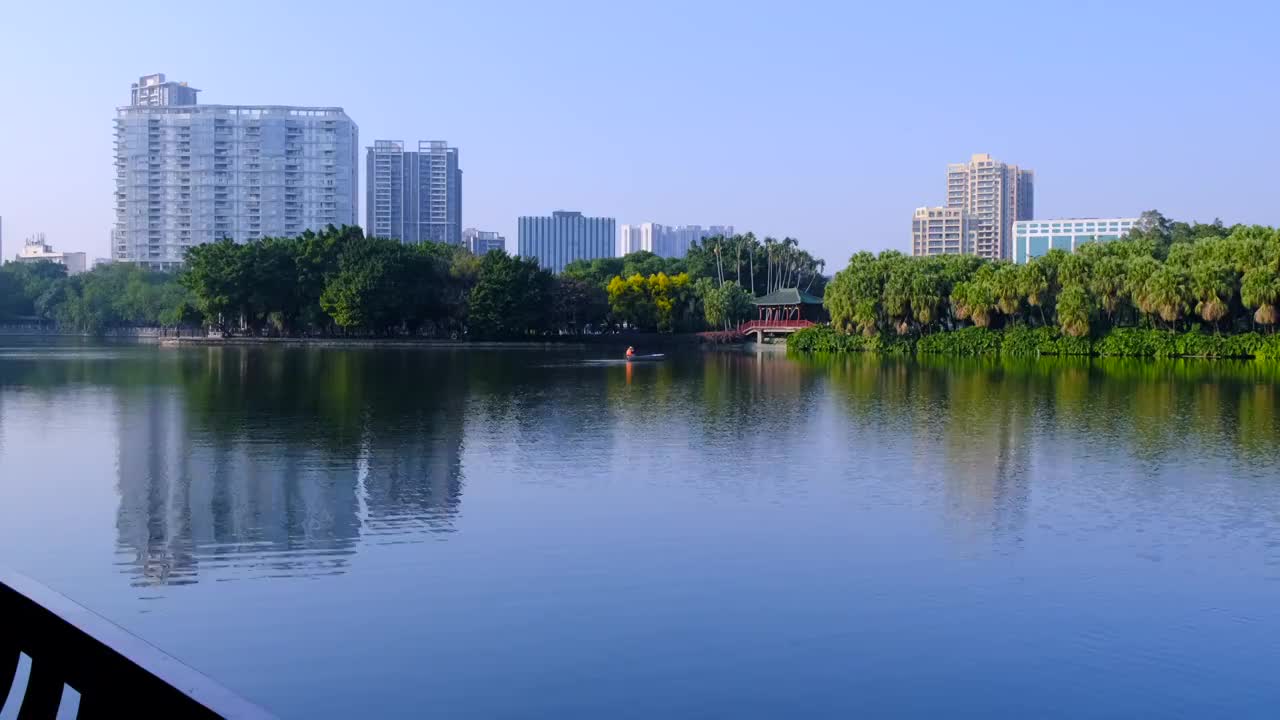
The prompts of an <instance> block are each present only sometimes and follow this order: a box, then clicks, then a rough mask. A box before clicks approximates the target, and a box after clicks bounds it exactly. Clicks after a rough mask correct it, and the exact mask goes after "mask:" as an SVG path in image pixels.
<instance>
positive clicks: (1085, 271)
mask: <svg viewBox="0 0 1280 720" xmlns="http://www.w3.org/2000/svg"><path fill="white" fill-rule="evenodd" d="M1092 265H1093V263H1092V262H1090V260H1089V257H1088V256H1086V255H1084V254H1083V253H1073V254H1071V255H1068V256H1066V257H1065V258H1063V259H1062V264H1061V265H1059V266H1058V283H1059V284H1060V285H1061V286H1062V287H1066V286H1068V285H1079V286H1080V287H1081V288H1083V287H1084V286H1085V285H1086V284H1087V283H1088V282H1089V276H1090V275H1091V272H1090V271H1091V270H1092V267H1091V266H1092Z"/></svg>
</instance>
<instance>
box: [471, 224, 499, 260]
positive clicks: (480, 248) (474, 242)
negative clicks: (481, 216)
mask: <svg viewBox="0 0 1280 720" xmlns="http://www.w3.org/2000/svg"><path fill="white" fill-rule="evenodd" d="M462 244H463V245H464V246H466V248H467V249H468V250H470V251H471V254H472V255H484V254H486V253H488V252H489V251H490V250H498V251H499V252H506V251H507V239H506V238H505V237H503V236H502V235H500V234H498V233H496V232H494V231H492V230H477V229H475V228H467V229H466V230H463V231H462Z"/></svg>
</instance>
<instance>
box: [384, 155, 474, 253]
mask: <svg viewBox="0 0 1280 720" xmlns="http://www.w3.org/2000/svg"><path fill="white" fill-rule="evenodd" d="M365 186H366V187H365V215H366V224H365V232H366V233H368V234H370V235H373V236H375V237H382V238H392V239H395V240H399V241H401V242H405V243H420V242H426V241H430V242H440V243H449V244H451V245H461V244H462V170H461V169H459V168H458V149H457V148H454V147H449V144H448V143H446V142H444V141H443V140H431V141H424V142H419V143H418V149H417V150H416V151H415V150H405V148H404V143H403V142H401V141H399V140H377V141H375V142H374V143H373V147H371V148H368V155H367V159H366V166H365Z"/></svg>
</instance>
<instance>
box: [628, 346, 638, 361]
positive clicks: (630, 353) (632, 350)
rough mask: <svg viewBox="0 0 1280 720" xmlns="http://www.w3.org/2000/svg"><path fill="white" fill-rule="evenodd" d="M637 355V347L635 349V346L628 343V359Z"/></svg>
mask: <svg viewBox="0 0 1280 720" xmlns="http://www.w3.org/2000/svg"><path fill="white" fill-rule="evenodd" d="M635 356H636V349H635V348H634V347H631V346H630V345H628V346H627V359H628V360H630V359H631V358H633V357H635Z"/></svg>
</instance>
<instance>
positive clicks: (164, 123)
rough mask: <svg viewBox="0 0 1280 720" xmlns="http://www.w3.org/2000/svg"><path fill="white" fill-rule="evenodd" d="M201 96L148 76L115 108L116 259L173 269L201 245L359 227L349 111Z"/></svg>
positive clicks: (353, 133)
mask: <svg viewBox="0 0 1280 720" xmlns="http://www.w3.org/2000/svg"><path fill="white" fill-rule="evenodd" d="M196 92H197V91H196V90H195V89H194V88H189V87H187V86H186V85H185V84H183V83H172V82H165V79H164V76H163V75H150V76H146V77H143V78H141V79H140V80H139V82H138V83H135V84H134V86H133V91H132V97H131V100H132V101H133V103H134V104H132V105H127V106H125V107H121V108H119V109H117V111H116V120H115V126H116V141H115V146H116V150H115V160H116V162H115V165H116V192H115V211H116V222H115V226H114V228H113V230H112V236H111V246H112V256H113V259H114V260H117V261H121V262H134V263H141V264H145V265H148V266H150V267H153V268H158V269H165V268H173V267H177V266H179V265H181V264H182V261H183V257H184V256H185V254H186V251H187V250H188V249H189V248H191V247H193V246H195V245H199V244H201V243H206V242H212V241H215V240H220V239H222V238H230V239H232V240H234V241H236V242H245V241H248V240H256V239H260V238H264V237H272V236H274V237H288V236H293V235H298V234H300V233H302V232H303V231H305V230H320V229H323V228H324V227H325V226H327V225H338V226H340V225H355V224H356V208H357V205H358V196H357V193H358V192H359V190H358V183H357V176H356V173H357V163H358V156H357V153H358V152H359V142H358V133H359V130H358V128H357V127H356V124H355V123H354V122H352V120H351V118H349V117H347V115H346V113H345V112H343V111H342V108H337V107H287V106H281V105H253V106H247V105H197V104H196Z"/></svg>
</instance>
